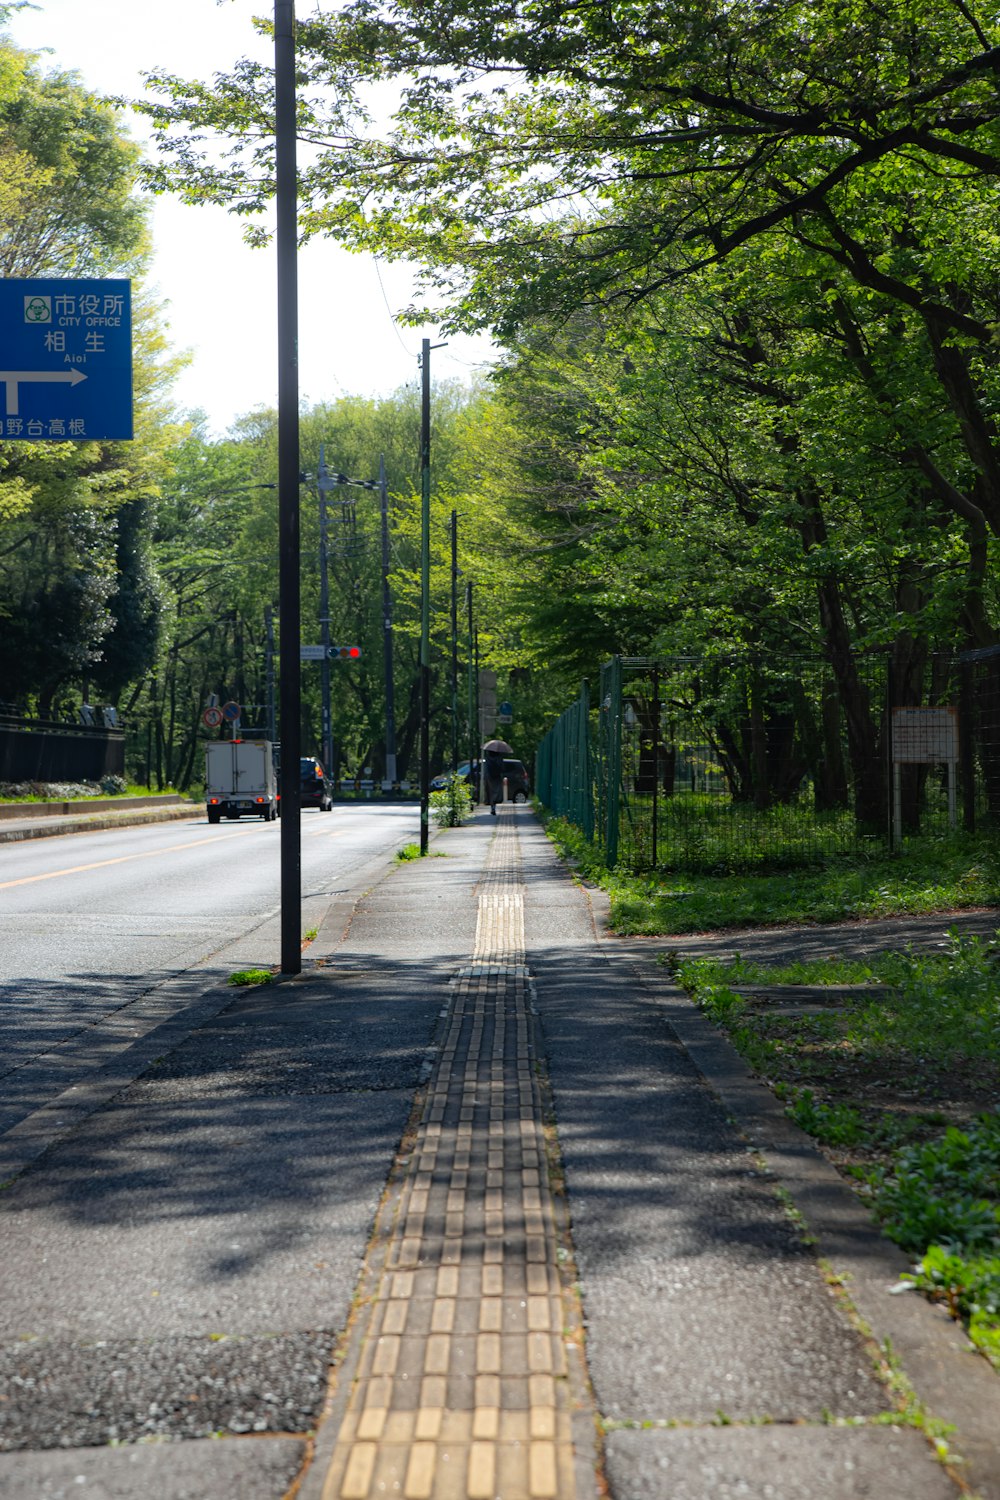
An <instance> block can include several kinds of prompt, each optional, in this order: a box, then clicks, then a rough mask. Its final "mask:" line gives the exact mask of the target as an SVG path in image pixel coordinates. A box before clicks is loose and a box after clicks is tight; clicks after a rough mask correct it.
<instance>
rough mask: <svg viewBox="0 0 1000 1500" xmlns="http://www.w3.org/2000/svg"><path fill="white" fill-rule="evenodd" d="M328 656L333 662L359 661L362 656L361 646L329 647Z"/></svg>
mask: <svg viewBox="0 0 1000 1500" xmlns="http://www.w3.org/2000/svg"><path fill="white" fill-rule="evenodd" d="M327 655H328V656H329V658H330V660H331V661H357V659H358V657H359V656H360V655H361V647H360V646H329V647H328V648H327Z"/></svg>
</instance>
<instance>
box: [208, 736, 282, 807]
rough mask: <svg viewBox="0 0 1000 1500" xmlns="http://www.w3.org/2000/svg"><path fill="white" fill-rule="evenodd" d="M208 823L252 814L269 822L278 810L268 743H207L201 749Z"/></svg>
mask: <svg viewBox="0 0 1000 1500" xmlns="http://www.w3.org/2000/svg"><path fill="white" fill-rule="evenodd" d="M205 807H206V810H207V812H208V821H209V822H210V823H218V822H219V821H220V819H221V818H222V817H223V816H225V817H227V818H239V817H243V816H244V815H254V816H256V817H258V818H263V819H264V822H265V823H273V821H274V819H275V818H276V817H277V816H278V814H279V812H280V811H281V804H280V802H279V801H278V783H277V778H276V776H275V772H274V747H273V746H272V744H271V742H270V740H211V741H210V742H209V743H208V744H207V745H206V746H205Z"/></svg>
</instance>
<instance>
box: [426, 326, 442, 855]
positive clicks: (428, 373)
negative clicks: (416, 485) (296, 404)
mask: <svg viewBox="0 0 1000 1500" xmlns="http://www.w3.org/2000/svg"><path fill="white" fill-rule="evenodd" d="M432 347H433V348H434V349H443V348H444V347H445V346H444V344H434V345H432V344H431V341H430V339H423V340H422V341H421V345H420V372H421V377H422V378H421V383H420V853H421V854H426V853H427V844H428V835H429V825H430V801H431V791H430V779H431V349H432Z"/></svg>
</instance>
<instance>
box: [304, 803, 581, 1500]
mask: <svg viewBox="0 0 1000 1500" xmlns="http://www.w3.org/2000/svg"><path fill="white" fill-rule="evenodd" d="M519 876H520V849H519V844H518V837H517V825H516V822H515V821H514V819H513V818H511V817H501V818H500V819H498V822H497V829H496V834H495V835H494V838H493V841H492V843H491V846H490V851H489V856H488V859H487V863H486V868H485V873H484V877H483V880H482V881H481V883H480V886H479V890H478V900H479V914H478V927H477V934H476V948H475V952H474V955H473V960H472V963H471V964H470V966H469V967H468V969H466V970H464V971H463V972H462V973H461V974H460V975H459V976H458V978H457V980H456V982H455V985H454V992H453V1001H452V1005H451V1008H450V1011H449V1016H448V1021H447V1028H446V1034H445V1040H444V1045H443V1048H442V1051H441V1055H440V1057H439V1059H438V1063H437V1068H436V1071H435V1073H434V1076H433V1078H432V1080H431V1083H430V1087H429V1090H428V1095H427V1102H426V1106H425V1109H424V1113H423V1117H422V1119H421V1122H420V1126H419V1130H418V1134H417V1141H416V1147H415V1149H414V1152H413V1156H412V1160H411V1166H410V1172H409V1177H408V1179H407V1182H406V1184H405V1187H404V1190H403V1193H402V1197H401V1200H400V1206H399V1214H398V1218H397V1221H396V1225H395V1229H394V1231H393V1234H392V1237H391V1240H390V1243H389V1248H388V1254H387V1256H386V1261H385V1269H384V1271H383V1275H382V1278H381V1282H380V1285H379V1288H378V1292H377V1295H376V1298H375V1301H374V1305H373V1309H372V1314H371V1319H370V1322H369V1326H368V1329H367V1332H366V1337H365V1342H364V1348H363V1351H362V1354H361V1359H360V1363H359V1367H358V1371H357V1378H356V1381H355V1385H354V1388H353V1391H352V1394H351V1399H350V1402H349V1405H348V1409H347V1412H346V1415H345V1417H344V1420H343V1423H342V1425H341V1428H340V1431H339V1433H338V1435H337V1442H336V1446H335V1449H334V1452H333V1457H332V1461H331V1463H330V1467H329V1470H328V1471H327V1475H326V1482H325V1485H324V1489H323V1500H370V1497H380V1496H393V1495H395V1496H402V1497H404V1500H550V1497H553V1500H555V1497H557V1500H572V1497H573V1496H574V1495H575V1493H576V1486H575V1482H574V1475H573V1449H572V1441H571V1431H570V1426H571V1400H570V1393H569V1389H568V1381H567V1379H566V1375H567V1368H566V1354H565V1345H564V1339H563V1325H564V1313H563V1305H562V1296H561V1292H560V1282H559V1274H558V1269H557V1262H556V1229H555V1218H554V1215H553V1207H552V1200H551V1197H550V1194H549V1187H548V1170H547V1160H546V1149H545V1138H544V1131H543V1123H542V1110H541V1098H540V1094H539V1088H538V1082H537V1079H536V1060H535V1055H534V1045H533V1030H532V1025H531V1014H530V990H529V984H528V974H527V969H526V966H525V961H524V923H523V895H522V891H521V888H520V883H519Z"/></svg>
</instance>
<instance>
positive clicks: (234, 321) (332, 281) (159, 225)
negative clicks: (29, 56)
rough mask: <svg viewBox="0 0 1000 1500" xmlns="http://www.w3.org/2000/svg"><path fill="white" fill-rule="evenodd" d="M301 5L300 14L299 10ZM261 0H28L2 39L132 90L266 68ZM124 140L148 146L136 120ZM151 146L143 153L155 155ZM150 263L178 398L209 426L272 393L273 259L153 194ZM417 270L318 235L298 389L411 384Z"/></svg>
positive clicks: (475, 344)
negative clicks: (167, 80) (181, 366)
mask: <svg viewBox="0 0 1000 1500" xmlns="http://www.w3.org/2000/svg"><path fill="white" fill-rule="evenodd" d="M306 8H307V7H306V4H305V0H304V3H303V5H302V6H300V13H302V14H304V13H306ZM270 9H271V8H270V5H269V3H268V0H222V3H221V4H216V0H168V3H150V0H35V7H34V8H33V9H32V10H27V11H21V12H18V13H16V14H14V15H13V16H11V18H10V20H9V22H8V24H7V26H6V28H5V29H6V31H7V33H8V35H9V36H10V37H11V39H12V40H13V41H14V42H15V43H16V44H17V46H19V47H24V48H28V49H31V50H33V51H34V50H37V51H39V52H41V51H42V49H46V48H47V49H49V50H48V52H47V53H44V54H43V55H42V56H41V57H40V58H39V63H40V65H41V66H42V67H43V68H49V67H51V68H56V67H58V68H71V69H73V70H75V71H76V72H78V73H79V74H80V76H81V78H82V80H83V82H84V84H85V85H86V86H87V87H88V88H90V89H93V90H94V91H95V92H97V93H102V94H112V93H113V94H124V95H128V96H139V95H141V94H142V92H143V82H142V77H141V75H142V73H143V72H144V71H148V70H150V69H152V68H156V67H162V68H164V69H166V70H167V71H168V72H173V73H177V74H180V75H181V76H182V77H188V78H200V79H207V78H210V77H211V75H212V74H213V73H216V72H225V71H228V69H229V68H230V66H231V65H232V63H233V62H234V61H235V60H236V59H237V58H239V57H242V56H248V55H249V56H256V57H258V58H260V59H261V60H264V61H267V62H268V63H270V62H271V61H272V59H273V50H272V47H271V44H270V42H268V41H267V40H266V39H264V38H261V37H259V36H258V35H257V33H256V32H255V31H254V30H253V28H252V26H251V25H250V18H251V17H252V16H253V15H254V14H270ZM127 128H128V131H129V133H130V134H131V135H132V136H134V137H135V138H136V139H138V140H143V139H145V129H144V122H143V121H142V119H141V117H139V116H137V115H134V114H129V115H128V116H127ZM150 149H152V148H150ZM152 233H153V245H154V258H153V263H152V268H151V273H150V278H149V282H150V286H151V287H152V288H153V290H154V291H155V292H156V293H157V294H158V297H159V299H160V300H162V301H163V302H165V303H166V304H167V306H166V311H165V317H166V322H167V324H168V327H169V337H170V341H171V344H172V346H173V348H174V349H175V350H187V351H189V352H190V354H191V356H192V358H191V364H190V365H189V367H188V369H187V370H186V371H185V372H184V373H183V374H182V375H181V376H180V378H179V379H178V381H177V384H176V387H175V399H176V401H177V403H178V405H179V406H181V407H182V408H185V409H188V410H196V409H197V410H201V411H203V412H204V413H205V414H206V417H207V419H208V428H209V432H210V433H211V434H212V435H214V436H222V435H223V434H224V433H225V432H226V430H227V428H228V427H229V425H230V424H231V423H232V422H233V420H234V419H235V418H236V417H238V416H240V415H241V414H242V413H244V412H248V411H252V410H253V409H254V408H255V407H260V406H271V405H274V403H275V401H276V399H277V345H276V309H275V296H276V293H275V282H276V270H275V257H274V251H273V249H265V250H251V249H250V248H249V247H247V246H246V245H244V243H243V240H242V227H241V224H240V222H239V220H238V219H236V218H235V217H233V216H230V215H229V214H227V213H226V212H225V210H223V209H221V208H212V207H199V208H193V207H189V206H188V205H186V204H182V203H180V202H178V201H177V200H176V199H173V198H166V197H163V198H154V199H153V200H152ZM412 284H413V283H412V273H411V272H410V270H409V269H408V268H407V267H404V266H391V265H386V264H385V263H380V264H378V265H377V264H376V262H375V260H374V258H373V257H372V256H368V255H364V256H362V255H350V254H348V252H347V251H344V250H341V249H339V248H338V247H337V246H335V245H333V244H332V243H330V242H322V241H317V242H313V243H312V244H310V245H308V246H306V247H305V249H304V250H303V251H302V252H301V254H300V257H299V390H300V394H301V397H302V400H303V401H305V402H307V403H309V404H314V403H317V402H321V401H330V400H335V399H336V398H337V397H338V396H342V395H359V396H379V395H387V394H389V393H390V392H392V391H394V390H396V389H398V388H399V387H400V386H402V385H404V384H405V385H408V384H415V383H416V382H417V381H418V380H419V375H418V369H417V355H418V354H419V352H420V343H421V339H422V338H423V337H429V338H430V339H431V341H432V343H435V344H437V343H439V342H440V341H441V339H440V335H438V334H437V331H436V330H435V329H433V328H423V329H420V328H405V327H404V328H400V327H398V326H397V325H396V324H395V323H394V321H393V318H392V316H391V310H393V311H394V310H396V309H398V308H400V307H403V306H405V304H406V303H407V302H408V300H409V299H410V296H411V291H412ZM492 352H493V351H492V350H491V346H490V344H489V341H488V340H487V339H486V338H485V337H484V338H480V339H471V338H456V337H450V338H449V341H448V344H447V347H445V348H441V349H436V350H435V352H434V356H433V362H432V373H433V378H434V379H435V380H443V379H449V378H450V379H460V380H463V381H465V380H468V379H470V378H471V377H472V375H473V374H474V373H475V371H476V370H478V369H481V368H482V367H483V365H484V364H485V363H488V362H489V360H490V357H491V354H492Z"/></svg>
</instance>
